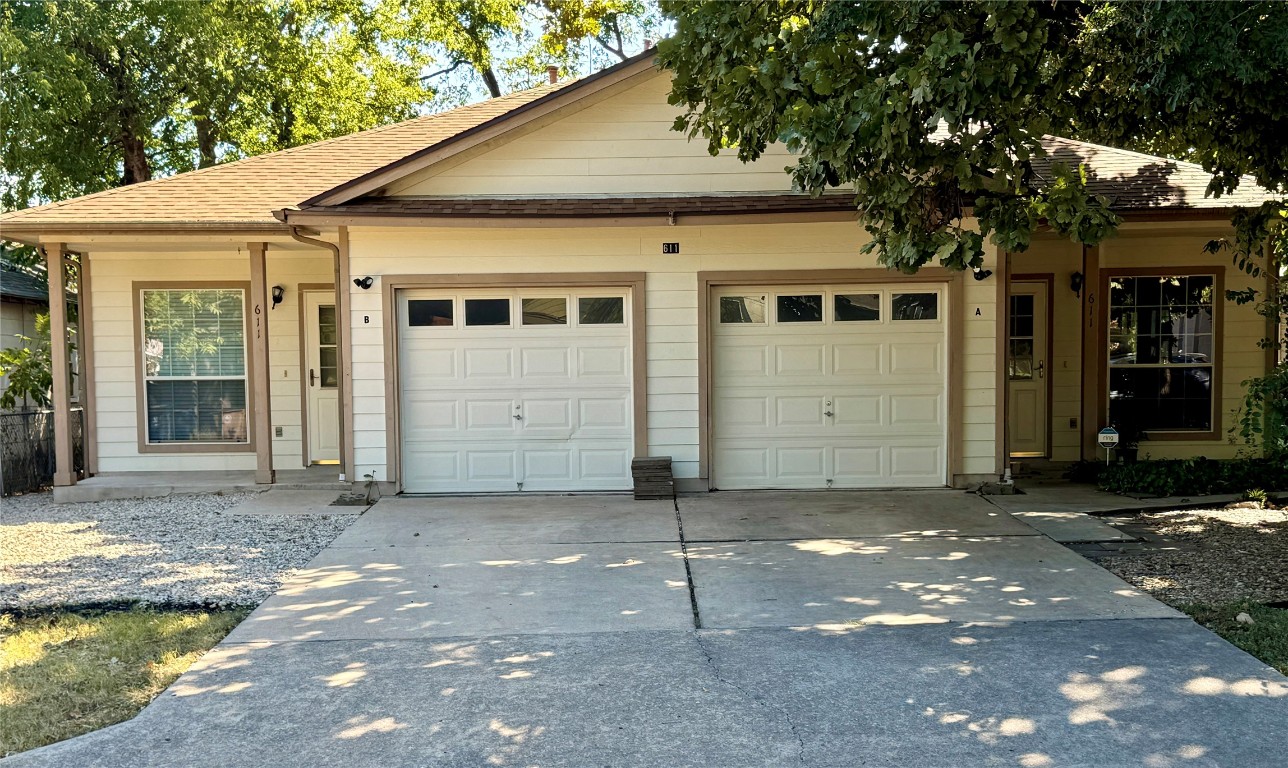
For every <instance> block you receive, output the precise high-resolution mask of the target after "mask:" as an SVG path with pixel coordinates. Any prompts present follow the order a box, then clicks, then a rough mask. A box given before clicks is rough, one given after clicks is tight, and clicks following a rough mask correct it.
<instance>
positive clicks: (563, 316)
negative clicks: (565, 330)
mask: <svg viewBox="0 0 1288 768" xmlns="http://www.w3.org/2000/svg"><path fill="white" fill-rule="evenodd" d="M523 324H524V325H567V324H568V300H567V299H565V298H564V297H562V296H558V297H555V298H550V299H524V300H523Z"/></svg>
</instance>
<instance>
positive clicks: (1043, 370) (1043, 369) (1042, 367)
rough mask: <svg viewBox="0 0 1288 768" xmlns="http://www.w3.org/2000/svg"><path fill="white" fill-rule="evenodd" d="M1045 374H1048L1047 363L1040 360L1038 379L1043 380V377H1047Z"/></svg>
mask: <svg viewBox="0 0 1288 768" xmlns="http://www.w3.org/2000/svg"><path fill="white" fill-rule="evenodd" d="M1045 373H1046V365H1045V361H1042V360H1039V361H1038V378H1039V379H1040V378H1042V377H1043V375H1045Z"/></svg>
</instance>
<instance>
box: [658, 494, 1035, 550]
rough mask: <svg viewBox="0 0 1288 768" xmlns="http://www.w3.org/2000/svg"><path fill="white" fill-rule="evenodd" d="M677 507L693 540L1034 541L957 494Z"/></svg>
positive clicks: (722, 498)
mask: <svg viewBox="0 0 1288 768" xmlns="http://www.w3.org/2000/svg"><path fill="white" fill-rule="evenodd" d="M679 504H680V512H681V513H682V515H683V518H684V537H685V539H686V540H688V541H691V542H697V541H772V540H788V539H823V538H837V537H839V538H873V537H883V536H893V537H899V536H919V537H924V536H1032V535H1035V531H1034V530H1033V529H1032V528H1030V527H1028V526H1026V525H1024V524H1023V523H1020V522H1017V521H1016V520H1014V519H1012V518H1011V516H1010V515H1007V514H1004V513H1003V512H1001V511H1000V510H999V509H997V508H996V507H994V506H993V505H991V504H989V503H988V502H987V501H985V500H984V499H982V498H980V497H979V496H976V495H975V494H970V493H964V492H962V491H952V490H926V491H898V492H894V491H813V492H789V491H746V492H737V491H722V492H718V493H705V494H698V495H693V496H681V497H680V500H679Z"/></svg>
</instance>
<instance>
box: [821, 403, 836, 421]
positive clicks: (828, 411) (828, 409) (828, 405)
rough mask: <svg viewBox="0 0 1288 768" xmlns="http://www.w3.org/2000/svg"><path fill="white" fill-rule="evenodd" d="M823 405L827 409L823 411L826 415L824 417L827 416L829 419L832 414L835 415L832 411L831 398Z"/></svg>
mask: <svg viewBox="0 0 1288 768" xmlns="http://www.w3.org/2000/svg"><path fill="white" fill-rule="evenodd" d="M823 407H824V408H826V409H827V410H825V411H823V415H824V416H826V417H828V418H829V419H830V418H832V417H833V416H835V415H836V414H835V413H832V401H831V400H829V401H827V404H826V405H824V406H823Z"/></svg>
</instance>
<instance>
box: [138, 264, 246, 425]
mask: <svg viewBox="0 0 1288 768" xmlns="http://www.w3.org/2000/svg"><path fill="white" fill-rule="evenodd" d="M140 301H141V306H142V340H141V343H142V351H143V354H142V359H143V371H142V374H143V381H144V400H145V402H144V409H145V414H146V424H147V436H146V437H147V443H148V444H153V445H167V444H191V443H216V444H237V443H243V444H244V443H249V435H250V430H249V424H248V418H247V409H246V399H247V393H246V389H247V381H246V313H245V304H246V297H245V292H244V291H243V290H242V289H241V288H166V289H155V288H144V289H142V291H141V296H140Z"/></svg>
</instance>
